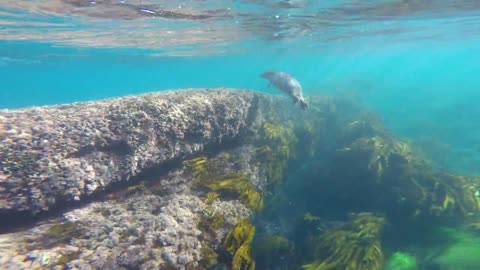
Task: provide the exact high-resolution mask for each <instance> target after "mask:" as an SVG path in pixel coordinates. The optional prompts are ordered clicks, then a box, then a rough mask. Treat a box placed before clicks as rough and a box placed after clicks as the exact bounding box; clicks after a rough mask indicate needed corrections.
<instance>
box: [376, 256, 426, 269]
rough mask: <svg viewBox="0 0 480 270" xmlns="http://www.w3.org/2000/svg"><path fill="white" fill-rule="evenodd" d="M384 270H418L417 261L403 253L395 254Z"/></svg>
mask: <svg viewBox="0 0 480 270" xmlns="http://www.w3.org/2000/svg"><path fill="white" fill-rule="evenodd" d="M384 270H418V266H417V259H416V258H415V257H414V256H412V255H410V254H408V253H403V252H395V253H394V254H392V256H390V258H389V259H388V261H387V263H386V264H385V269H384Z"/></svg>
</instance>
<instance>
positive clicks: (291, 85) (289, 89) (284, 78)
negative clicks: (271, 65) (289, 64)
mask: <svg viewBox="0 0 480 270" xmlns="http://www.w3.org/2000/svg"><path fill="white" fill-rule="evenodd" d="M261 77H262V78H264V79H267V80H268V81H269V82H270V84H273V85H275V87H277V88H278V89H279V90H281V91H282V92H284V93H285V94H287V95H289V96H290V97H291V98H292V99H293V103H294V104H297V103H300V107H302V109H303V110H305V109H307V108H308V104H307V102H305V99H304V98H303V94H302V86H301V85H300V83H299V82H298V81H297V80H296V79H295V78H294V77H292V76H291V75H290V74H288V73H285V72H281V71H275V70H267V71H265V72H263V73H262V75H261ZM270 84H269V85H270Z"/></svg>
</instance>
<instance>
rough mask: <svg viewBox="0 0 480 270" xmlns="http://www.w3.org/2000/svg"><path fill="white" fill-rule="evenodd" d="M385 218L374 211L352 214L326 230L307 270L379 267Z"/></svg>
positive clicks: (372, 269)
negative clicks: (344, 221) (346, 220)
mask: <svg viewBox="0 0 480 270" xmlns="http://www.w3.org/2000/svg"><path fill="white" fill-rule="evenodd" d="M384 224H385V219H384V218H383V217H381V216H378V215H375V214H373V213H368V212H364V213H352V214H351V215H350V220H349V222H348V223H347V224H345V225H344V226H341V227H338V228H333V229H329V230H327V231H325V232H323V233H322V234H321V235H320V236H319V237H318V238H317V239H315V243H314V254H315V257H316V259H315V261H314V262H313V263H310V264H306V265H304V266H303V269H305V270H329V269H345V270H367V269H368V270H380V269H381V267H382V265H383V253H382V249H381V243H380V234H381V232H382V229H383V226H384Z"/></svg>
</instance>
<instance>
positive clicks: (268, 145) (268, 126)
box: [257, 122, 298, 186]
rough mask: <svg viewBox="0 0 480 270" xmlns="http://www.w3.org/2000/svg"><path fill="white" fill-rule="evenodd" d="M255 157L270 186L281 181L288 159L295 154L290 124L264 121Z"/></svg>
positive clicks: (294, 143) (295, 139)
mask: <svg viewBox="0 0 480 270" xmlns="http://www.w3.org/2000/svg"><path fill="white" fill-rule="evenodd" d="M261 131H262V133H261V137H262V139H261V140H260V141H259V142H258V144H260V145H261V146H260V147H258V148H257V157H258V159H259V160H260V161H261V162H262V163H263V165H262V166H263V167H264V168H265V172H266V176H267V178H268V182H269V184H270V186H276V185H278V184H280V183H281V180H282V179H283V174H284V172H285V170H286V169H287V165H288V161H289V160H291V159H293V158H294V157H295V155H296V153H295V150H296V145H297V142H298V141H297V138H296V136H295V134H294V129H293V127H292V126H291V125H289V124H285V125H279V124H273V123H269V122H264V123H263V126H262V129H261Z"/></svg>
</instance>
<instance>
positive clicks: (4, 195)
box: [0, 89, 264, 214]
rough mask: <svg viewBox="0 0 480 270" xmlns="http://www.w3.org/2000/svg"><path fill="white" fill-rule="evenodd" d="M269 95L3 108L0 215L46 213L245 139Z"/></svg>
mask: <svg viewBox="0 0 480 270" xmlns="http://www.w3.org/2000/svg"><path fill="white" fill-rule="evenodd" d="M262 96H263V95H261V94H259V93H255V92H251V91H241V90H231V89H230V90H229V89H211V90H210V89H199V90H198V89H197V90H193V89H190V90H184V91H172V92H160V93H151V94H145V95H140V96H128V97H121V98H115V99H108V100H101V101H95V102H86V103H74V104H67V105H58V106H48V107H33V108H26V109H20V110H2V111H0V163H1V164H0V168H1V172H0V213H1V214H5V213H15V212H21V211H30V212H32V213H38V212H42V211H45V210H48V209H49V208H51V207H52V206H55V205H57V204H58V203H59V202H65V201H72V200H81V199H82V197H84V196H87V195H90V194H92V193H94V192H96V191H99V190H102V189H104V188H106V187H108V186H110V185H111V184H113V183H116V182H121V181H128V180H129V179H131V178H132V177H136V176H138V175H139V174H140V173H142V172H144V171H145V170H148V169H150V168H156V169H160V170H161V168H162V166H164V165H165V164H168V163H169V162H175V161H181V160H183V159H184V158H185V157H188V156H190V155H193V154H195V153H198V152H200V151H203V150H204V149H205V147H208V146H213V145H218V144H220V143H223V142H231V141H234V140H237V139H241V138H242V137H243V136H245V135H246V134H247V133H248V132H249V129H251V128H252V126H253V123H254V121H255V117H256V114H257V113H258V111H257V110H258V106H257V105H256V104H257V103H258V99H259V98H261V97H262ZM263 98H264V97H263Z"/></svg>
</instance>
